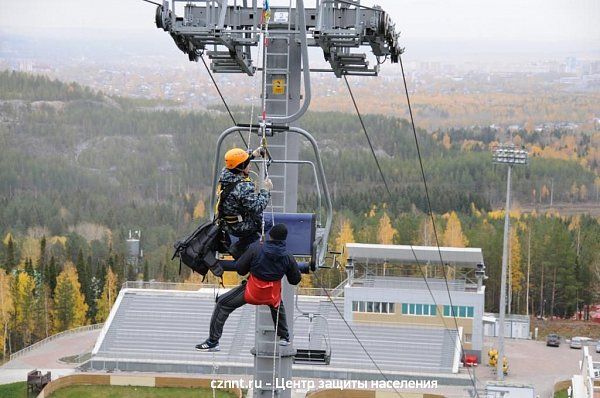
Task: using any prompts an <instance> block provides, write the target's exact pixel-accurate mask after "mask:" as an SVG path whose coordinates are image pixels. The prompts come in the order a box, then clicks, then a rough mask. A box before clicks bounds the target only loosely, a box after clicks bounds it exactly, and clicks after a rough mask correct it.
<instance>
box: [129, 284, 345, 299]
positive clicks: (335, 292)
mask: <svg viewBox="0 0 600 398" xmlns="http://www.w3.org/2000/svg"><path fill="white" fill-rule="evenodd" d="M345 285H346V281H344V282H342V283H341V284H340V285H338V286H337V287H336V288H334V289H327V291H329V294H330V295H331V296H332V297H341V296H342V295H343V294H344V286H345ZM236 286H238V285H237V284H236V285H225V288H232V287H236ZM121 287H122V288H123V289H155V290H183V291H191V292H193V291H197V290H200V289H201V288H203V289H213V288H219V287H221V286H218V285H216V284H214V283H177V282H144V281H127V282H124V283H123V285H122V286H121ZM297 293H298V294H300V295H303V296H327V294H326V293H325V291H324V290H323V289H322V288H314V287H310V288H308V287H299V288H298V291H297Z"/></svg>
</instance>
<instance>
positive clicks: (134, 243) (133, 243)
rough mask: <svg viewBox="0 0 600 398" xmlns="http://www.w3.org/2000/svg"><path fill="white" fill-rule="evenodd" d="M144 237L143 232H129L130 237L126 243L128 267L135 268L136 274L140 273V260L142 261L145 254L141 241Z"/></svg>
mask: <svg viewBox="0 0 600 398" xmlns="http://www.w3.org/2000/svg"><path fill="white" fill-rule="evenodd" d="M141 237H142V232H141V231H139V230H136V231H131V230H129V237H128V238H127V240H126V241H125V244H126V246H127V265H128V266H129V267H133V268H134V270H135V272H136V273H138V272H139V271H140V270H139V264H140V262H141V261H140V260H141V259H142V256H143V252H142V249H141V248H140V239H141Z"/></svg>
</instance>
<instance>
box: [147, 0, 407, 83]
mask: <svg viewBox="0 0 600 398" xmlns="http://www.w3.org/2000/svg"><path fill="white" fill-rule="evenodd" d="M182 1H185V3H186V4H185V7H184V14H183V16H177V15H176V14H175V12H174V10H172V9H171V8H169V2H167V1H164V2H163V5H162V6H158V8H157V11H156V26H157V27H158V28H161V29H163V30H165V31H167V32H169V34H170V35H171V37H173V40H174V41H175V43H176V44H177V47H178V48H179V49H180V50H181V51H183V52H184V53H186V54H188V57H189V59H190V60H191V61H196V60H197V58H198V56H199V54H200V53H201V52H202V51H204V50H205V49H206V46H210V45H213V46H220V47H222V49H219V50H215V51H210V52H207V55H208V56H209V58H211V60H212V63H211V69H212V70H213V71H214V72H215V73H246V74H247V75H250V76H252V75H254V73H255V72H256V67H255V66H254V61H253V59H252V54H251V53H250V47H255V46H257V45H258V43H259V32H260V30H259V28H258V22H259V20H260V18H261V15H262V8H258V7H257V6H256V0H255V1H253V5H252V7H243V6H237V5H235V6H233V5H228V1H227V0H218V1H217V0H212V1H211V0H190V1H188V0H172V1H171V4H172V6H171V7H172V8H174V7H175V5H176V4H177V3H180V2H182ZM278 12H282V13H285V14H288V13H290V15H289V16H286V19H287V18H290V20H292V21H302V19H301V18H299V17H301V16H300V15H298V13H299V11H298V10H297V9H296V8H292V9H289V8H287V7H276V6H272V7H271V13H272V15H274V16H275V18H274V20H273V21H272V22H271V24H273V25H274V24H277V15H278ZM303 14H304V15H303V16H304V25H305V29H306V30H304V29H301V27H297V28H296V30H294V31H290V32H289V33H290V34H295V35H298V34H301V32H304V31H305V32H307V34H306V35H307V36H308V37H306V36H305V37H306V41H307V45H308V46H312V47H320V48H321V49H322V50H323V55H324V57H325V60H326V61H328V62H329V64H330V65H331V68H332V70H333V72H334V73H335V75H336V76H337V77H342V76H343V75H361V76H377V75H378V73H379V65H375V66H373V67H370V66H369V62H368V61H367V59H366V54H364V53H353V52H351V49H352V48H358V47H360V46H365V45H368V46H370V47H371V50H372V52H373V54H374V55H375V56H376V57H378V58H379V57H389V59H390V61H391V62H392V63H396V62H398V56H399V55H400V54H401V53H402V51H403V49H402V48H401V47H400V46H399V43H398V37H399V33H397V32H396V27H395V24H394V23H393V22H392V20H391V18H390V16H389V15H388V14H387V13H386V12H385V11H383V10H382V9H381V8H379V7H373V8H371V7H363V6H361V5H360V4H359V3H358V2H354V1H339V0H324V1H322V2H320V4H319V7H318V8H308V9H305V10H304V13H303ZM296 39H297V40H298V41H300V40H302V38H299V37H297V38H296ZM223 47H224V48H223Z"/></svg>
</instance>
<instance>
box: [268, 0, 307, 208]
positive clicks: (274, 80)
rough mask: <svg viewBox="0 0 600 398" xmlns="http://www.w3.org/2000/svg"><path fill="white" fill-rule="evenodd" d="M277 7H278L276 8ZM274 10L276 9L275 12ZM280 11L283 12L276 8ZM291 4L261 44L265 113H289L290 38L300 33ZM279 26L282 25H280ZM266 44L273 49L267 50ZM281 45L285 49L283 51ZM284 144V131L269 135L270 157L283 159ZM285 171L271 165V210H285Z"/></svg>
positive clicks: (279, 115)
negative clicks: (282, 18)
mask: <svg viewBox="0 0 600 398" xmlns="http://www.w3.org/2000/svg"><path fill="white" fill-rule="evenodd" d="M279 10H281V9H279ZM276 13H277V12H276ZM279 14H280V15H285V12H282V11H279ZM291 16H292V5H291V2H290V4H289V6H288V9H287V29H285V28H286V26H285V22H283V23H281V22H280V21H279V22H278V21H277V20H275V21H274V23H273V25H274V28H273V29H270V30H269V31H268V41H269V45H268V46H267V47H265V49H264V51H265V57H264V59H265V65H263V68H265V79H266V84H265V87H266V90H265V92H264V93H263V95H264V96H265V103H266V105H267V109H269V110H270V112H269V113H268V115H267V118H269V117H286V116H289V115H290V100H291V98H290V91H289V80H290V53H289V47H290V42H292V41H293V40H296V36H297V35H298V34H300V30H299V29H297V23H294V24H293V25H292V20H291ZM282 28H283V29H282ZM269 48H273V49H274V50H272V51H269ZM282 49H285V50H284V51H283V50H282ZM287 147H288V133H283V134H280V135H279V137H273V138H271V139H270V140H269V151H270V152H271V156H272V157H273V158H274V159H287V158H288V156H287V154H286V153H285V151H286V148H287ZM286 171H287V165H286V164H279V165H273V166H271V171H270V173H269V177H270V178H271V180H272V181H273V186H274V187H276V188H277V189H274V190H272V191H271V195H272V207H273V211H274V212H281V213H283V212H285V203H286V198H285V192H286V191H287V179H286V178H285V176H286Z"/></svg>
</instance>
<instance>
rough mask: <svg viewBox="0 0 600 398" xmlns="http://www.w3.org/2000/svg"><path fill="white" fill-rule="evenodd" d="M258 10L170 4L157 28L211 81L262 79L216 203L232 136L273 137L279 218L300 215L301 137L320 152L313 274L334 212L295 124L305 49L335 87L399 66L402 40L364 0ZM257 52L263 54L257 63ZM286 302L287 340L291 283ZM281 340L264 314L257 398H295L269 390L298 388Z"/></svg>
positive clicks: (223, 2) (307, 96)
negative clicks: (345, 79)
mask: <svg viewBox="0 0 600 398" xmlns="http://www.w3.org/2000/svg"><path fill="white" fill-rule="evenodd" d="M232 3H233V4H232ZM257 3H258V1H257V0H252V1H248V0H240V1H238V0H235V1H227V0H171V1H163V3H162V5H158V7H157V10H156V15H155V22H156V26H157V27H158V28H161V29H163V30H165V31H167V32H168V33H169V34H170V35H171V37H172V38H173V40H174V41H175V44H176V45H177V47H178V48H179V49H180V50H181V51H183V52H184V53H185V54H187V55H188V57H189V59H190V61H197V60H198V59H199V57H202V56H204V55H207V56H208V58H209V59H210V60H211V65H210V69H211V70H212V72H214V73H244V74H246V75H248V76H254V75H255V74H257V73H260V76H261V81H262V84H261V88H262V89H261V93H262V96H261V98H262V101H263V106H264V109H261V110H260V111H259V112H256V114H257V115H258V117H257V119H256V120H254V121H252V122H251V123H249V124H246V125H242V124H238V125H237V126H232V127H230V128H228V129H227V130H225V131H224V132H223V133H222V134H221V136H220V137H219V140H218V142H217V149H216V155H215V170H214V176H213V185H214V186H213V200H212V203H213V204H214V192H215V190H216V184H217V178H218V171H219V168H220V161H221V155H220V150H221V144H222V143H223V140H224V139H225V138H227V137H228V136H230V135H231V134H233V133H237V132H241V133H244V134H247V133H248V132H252V133H253V134H256V135H258V136H259V137H260V138H259V142H261V141H260V140H261V139H262V138H263V137H268V149H269V152H270V155H271V157H272V158H273V159H277V162H273V164H272V165H271V167H270V169H269V176H270V178H271V180H272V181H273V185H274V188H273V190H272V191H271V193H272V195H271V201H272V206H273V209H274V211H276V212H277V213H281V214H292V213H296V208H297V191H298V165H301V164H303V161H301V160H298V155H299V138H304V139H305V140H307V141H308V142H309V143H310V144H311V146H312V147H313V150H314V152H315V158H316V162H317V165H318V171H319V173H318V180H319V181H317V184H318V185H320V189H322V190H323V192H324V198H325V205H326V207H327V209H326V210H327V217H326V218H327V220H326V222H325V224H324V225H319V228H316V233H315V237H313V238H312V239H313V242H314V245H312V246H313V247H314V248H316V250H315V253H313V255H312V256H311V259H310V261H309V264H310V268H311V269H312V270H313V271H314V270H315V268H318V267H322V266H323V265H324V263H325V255H326V253H327V238H328V235H329V230H330V227H331V219H332V209H331V200H330V198H329V193H328V190H327V184H326V181H325V175H324V172H323V167H322V164H321V161H320V155H319V152H318V148H317V143H316V140H315V139H314V138H313V136H312V135H311V134H310V133H309V132H307V131H305V130H303V129H301V128H299V127H296V126H295V125H294V124H295V122H297V120H298V119H299V118H300V117H301V116H302V115H303V114H304V113H305V112H306V110H307V109H308V107H309V104H310V100H311V86H310V73H311V69H310V66H309V62H308V47H309V46H311V47H320V48H321V49H322V50H323V55H324V57H325V60H326V61H327V62H329V65H330V67H331V68H330V69H327V70H318V71H319V72H324V71H329V72H333V73H334V74H335V76H336V77H338V78H340V77H342V76H346V75H356V76H377V75H378V73H379V65H380V63H381V62H383V61H384V60H385V59H389V60H390V61H391V62H392V63H396V62H398V60H399V56H400V54H401V53H402V49H401V48H400V46H399V44H398V36H399V34H398V33H397V32H396V29H395V25H394V23H393V22H392V21H391V19H390V17H389V15H388V14H387V13H386V12H385V11H384V10H382V9H381V8H380V7H377V6H375V7H366V6H363V5H361V4H360V0H316V5H315V8H305V7H304V1H303V0H297V1H294V2H292V1H291V0H290V1H289V4H288V2H287V1H286V2H285V3H286V5H284V6H279V5H274V4H271V5H269V1H268V0H265V1H264V2H263V4H261V7H260V8H259V6H258V4H257ZM294 3H295V4H294ZM292 5H295V7H292ZM264 43H266V46H265V45H263V44H264ZM361 46H370V48H371V51H372V53H373V55H374V56H375V57H376V59H377V62H376V63H375V64H374V65H370V64H369V61H368V60H367V55H366V54H365V53H360V52H357V51H356V50H357V49H359V47H361ZM252 48H255V49H258V51H256V50H255V51H254V54H253V51H252ZM256 54H259V55H258V56H257V57H258V58H260V59H259V60H257V62H255V60H254V59H253V55H256ZM259 62H260V64H259V66H260V67H257V66H256V64H258V63H259ZM263 111H264V112H263ZM262 142H264V140H263V141H262ZM305 163H306V162H305ZM315 170H316V169H315ZM263 171H264V170H263ZM261 174H262V173H261ZM315 174H317V173H316V172H315ZM263 177H264V174H263V175H261V178H263ZM261 183H262V181H261ZM211 208H214V206H213V207H211ZM289 240H290V239H289V238H288V246H289V243H290V242H289ZM311 243H312V242H311ZM282 300H283V303H284V306H285V309H286V317H287V320H288V324H289V325H288V327H289V330H290V336H293V320H294V289H293V288H292V287H291V286H289V285H288V284H287V281H284V284H283V292H282ZM274 332H275V331H274V330H273V322H272V320H271V316H270V313H269V311H268V310H267V309H266V308H261V307H257V316H256V339H255V347H254V349H253V354H254V358H255V359H254V365H255V366H254V383H255V385H257V386H261V385H262V387H258V388H255V389H254V396H255V397H260V396H271V395H272V394H273V393H275V394H276V395H277V396H278V397H290V396H291V389H282V388H281V387H277V386H274V385H272V381H273V378H275V377H276V378H277V379H278V380H280V381H281V380H287V381H291V379H292V362H293V357H294V354H295V352H296V350H295V349H294V348H293V344H292V345H290V346H288V347H276V344H274V340H275V335H274ZM292 343H293V338H292ZM274 373H276V375H274Z"/></svg>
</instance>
